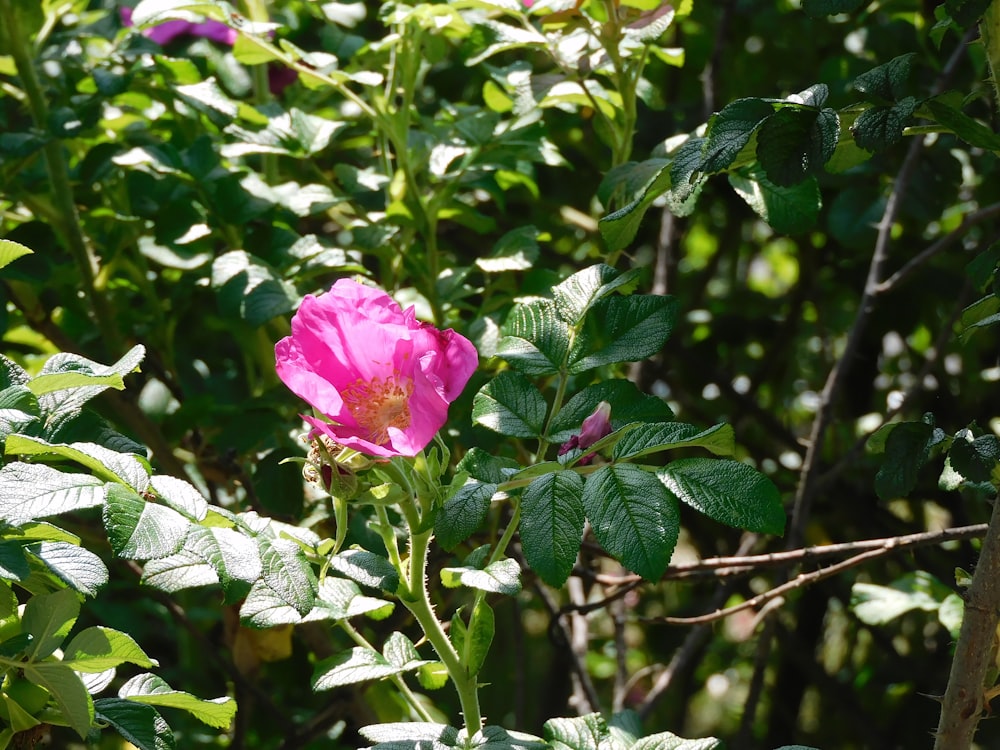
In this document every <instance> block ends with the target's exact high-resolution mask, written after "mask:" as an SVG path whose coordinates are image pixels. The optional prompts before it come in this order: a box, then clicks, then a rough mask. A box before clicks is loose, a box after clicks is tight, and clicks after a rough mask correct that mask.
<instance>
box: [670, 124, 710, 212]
mask: <svg viewBox="0 0 1000 750" xmlns="http://www.w3.org/2000/svg"><path fill="white" fill-rule="evenodd" d="M705 143H706V139H704V138H697V137H695V138H688V140H686V141H685V142H684V143H683V144H682V145H681V146H680V148H678V149H677V150H676V151H675V152H674V154H673V157H674V161H673V164H671V166H670V182H671V186H670V190H669V191H668V192H667V208H669V209H670V212H671V213H672V214H673V215H674V216H690V215H691V213H692V212H693V211H694V208H695V204H696V203H697V201H698V196H699V195H700V194H701V190H702V188H703V187H705V184H706V183H707V182H708V175H707V174H705V173H704V172H702V171H700V170H701V155H702V151H703V150H704V148H705Z"/></svg>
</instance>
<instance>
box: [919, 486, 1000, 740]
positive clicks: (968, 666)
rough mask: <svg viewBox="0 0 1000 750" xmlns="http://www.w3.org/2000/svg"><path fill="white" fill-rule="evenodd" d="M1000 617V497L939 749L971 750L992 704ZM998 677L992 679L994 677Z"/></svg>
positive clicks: (973, 588)
mask: <svg viewBox="0 0 1000 750" xmlns="http://www.w3.org/2000/svg"><path fill="white" fill-rule="evenodd" d="M998 621H1000V502H994V503H993V514H992V517H991V518H990V523H989V531H988V532H987V533H986V538H985V539H984V540H983V549H982V552H981V553H980V556H979V563H978V565H976V571H975V573H973V575H972V583H971V584H970V585H969V589H968V591H967V592H966V595H965V616H964V617H963V619H962V629H961V631H960V632H959V635H958V643H957V644H956V646H955V658H954V660H953V661H952V663H951V674H950V675H949V676H948V688H947V689H946V691H945V694H944V700H943V701H942V704H941V721H940V723H939V724H938V731H937V735H936V739H935V742H934V750H968V748H969V747H971V745H972V737H973V735H974V734H975V733H976V727H977V726H978V725H979V720H980V718H982V715H983V710H984V709H985V708H986V707H987V699H986V696H985V691H986V687H987V685H986V684H985V683H986V673H987V671H988V670H989V668H990V667H991V666H993V662H994V660H995V657H996V651H997V640H996V639H997V632H996V631H997V622H998ZM990 682H992V680H991V681H990Z"/></svg>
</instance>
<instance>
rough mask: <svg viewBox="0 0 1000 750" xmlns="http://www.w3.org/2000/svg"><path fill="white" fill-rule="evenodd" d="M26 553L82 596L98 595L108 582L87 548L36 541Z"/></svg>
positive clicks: (106, 576)
mask: <svg viewBox="0 0 1000 750" xmlns="http://www.w3.org/2000/svg"><path fill="white" fill-rule="evenodd" d="M25 550H26V551H27V552H28V554H30V555H31V556H32V557H34V558H35V559H36V560H38V561H39V562H40V563H41V564H42V565H44V566H45V567H46V568H48V570H49V572H51V573H52V574H53V575H54V576H55V577H56V578H58V579H59V580H60V581H62V582H63V583H65V584H66V585H67V586H69V587H71V588H72V589H73V590H74V591H78V592H79V593H81V594H84V595H85V596H97V594H98V592H99V591H100V590H101V589H102V588H104V586H105V584H107V582H108V569H107V567H105V565H104V561H103V560H101V558H100V557H98V556H97V555H95V554H94V553H93V552H91V551H90V550H88V549H84V548H83V547H79V546H77V545H76V544H70V543H68V542H38V543H36V544H31V545H28V546H27V547H25Z"/></svg>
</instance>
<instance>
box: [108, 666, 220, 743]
mask: <svg viewBox="0 0 1000 750" xmlns="http://www.w3.org/2000/svg"><path fill="white" fill-rule="evenodd" d="M118 697H119V698H123V699H126V700H129V701H132V702H134V703H140V704H144V705H147V706H160V707H163V708H177V709H180V710H181V711H186V712H187V713H189V714H191V715H192V716H193V717H194V718H196V719H197V720H198V721H200V722H201V723H202V724H206V725H208V726H210V727H214V728H215V729H228V728H229V726H230V724H232V721H233V717H234V716H235V715H236V701H234V700H233V699H232V698H230V697H228V696H224V697H222V698H212V699H208V700H206V699H203V698H197V697H195V696H193V695H191V694H190V693H185V692H183V691H181V690H174V689H173V688H172V687H170V685H168V684H167V683H166V681H164V680H163V679H162V678H160V677H157V676H156V675H155V674H150V673H148V672H146V673H144V674H139V675H136V676H135V677H133V678H132V679H130V680H129V681H128V682H126V683H125V684H124V685H122V686H121V687H120V688H119V689H118Z"/></svg>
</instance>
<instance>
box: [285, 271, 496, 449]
mask: <svg viewBox="0 0 1000 750" xmlns="http://www.w3.org/2000/svg"><path fill="white" fill-rule="evenodd" d="M274 353H275V359H276V362H277V365H276V368H277V372H278V377H280V378H281V380H282V381H283V382H284V383H285V385H287V386H288V388H289V389H291V391H292V392H293V393H295V394H296V395H297V396H299V397H300V398H302V399H303V400H304V401H306V402H308V403H309V404H310V405H311V406H312V407H313V408H315V409H316V410H317V411H318V412H320V413H321V414H323V415H325V416H326V417H328V418H329V419H330V420H331V421H332V423H331V422H327V421H325V420H323V419H317V418H314V417H310V416H305V415H303V416H304V419H305V420H306V421H307V422H309V424H311V425H312V426H313V427H314V428H315V432H316V433H321V434H324V435H327V436H329V437H330V438H331V439H332V440H334V441H336V442H337V443H339V444H340V445H345V446H347V447H349V448H354V449H356V450H358V451H361V452H362V453H367V454H369V455H373V456H415V455H416V454H417V453H419V452H420V451H421V450H422V449H423V448H424V446H426V445H427V444H428V443H429V442H430V441H431V440H432V439H433V438H434V435H435V434H436V433H437V431H438V430H440V429H441V427H442V426H443V425H444V423H445V419H446V418H447V416H448V404H450V403H451V402H452V401H454V400H455V399H456V398H457V397H458V395H459V394H460V393H461V392H462V389H463V388H464V387H465V384H466V383H467V382H468V381H469V378H470V377H472V373H473V372H474V371H475V369H476V367H477V366H478V364H479V356H478V354H477V353H476V348H475V347H474V346H473V345H472V342H470V341H469V340H468V339H466V338H465V337H463V336H460V335H459V334H457V333H455V332H454V331H452V330H450V329H449V330H446V331H439V330H438V329H436V328H434V327H433V326H431V325H429V324H426V323H421V322H419V321H418V320H416V317H415V313H414V311H413V308H412V307H410V308H407V309H406V310H402V309H400V307H399V305H398V304H397V303H396V302H395V301H394V300H393V299H392V298H391V297H389V295H387V294H386V293H385V292H383V291H380V290H378V289H372V288H371V287H367V286H365V285H363V284H359V283H357V282H355V281H349V280H347V279H341V280H340V281H338V282H337V283H336V284H334V285H333V287H332V288H331V289H330V291H329V292H328V293H326V294H322V295H320V296H319V297H314V296H313V295H311V294H310V295H307V296H306V298H305V299H304V300H302V305H301V306H300V307H299V310H298V312H296V313H295V315H294V316H293V317H292V335H291V336H288V337H287V338H284V339H282V340H281V341H279V342H278V344H277V345H276V346H275V348H274Z"/></svg>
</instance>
